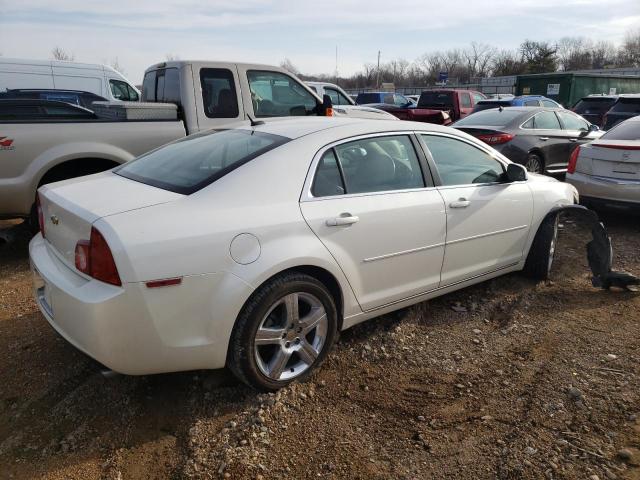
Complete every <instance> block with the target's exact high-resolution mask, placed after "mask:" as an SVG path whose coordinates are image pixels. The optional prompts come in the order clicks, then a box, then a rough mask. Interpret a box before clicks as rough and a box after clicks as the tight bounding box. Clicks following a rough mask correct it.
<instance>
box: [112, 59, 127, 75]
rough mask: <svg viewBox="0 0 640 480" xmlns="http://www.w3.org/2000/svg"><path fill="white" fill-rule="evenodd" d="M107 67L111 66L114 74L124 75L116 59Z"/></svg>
mask: <svg viewBox="0 0 640 480" xmlns="http://www.w3.org/2000/svg"><path fill="white" fill-rule="evenodd" d="M109 65H111V68H113V69H114V70H115V71H116V72H119V73H121V74H122V75H124V74H125V73H124V68H122V67H121V66H120V62H118V57H116V58H114V59H113V60H111V62H109Z"/></svg>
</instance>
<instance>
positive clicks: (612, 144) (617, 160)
mask: <svg viewBox="0 0 640 480" xmlns="http://www.w3.org/2000/svg"><path fill="white" fill-rule="evenodd" d="M581 154H582V156H584V157H586V158H591V171H592V174H593V175H597V176H601V177H610V178H617V179H621V180H640V141H638V140H625V141H622V140H598V141H597V142H594V143H592V144H591V145H589V146H585V147H582V151H581Z"/></svg>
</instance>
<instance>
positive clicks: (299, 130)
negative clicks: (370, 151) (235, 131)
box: [238, 117, 449, 139]
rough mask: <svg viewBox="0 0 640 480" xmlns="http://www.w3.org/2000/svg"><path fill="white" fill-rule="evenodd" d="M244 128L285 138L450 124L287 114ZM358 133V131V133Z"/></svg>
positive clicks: (423, 128) (430, 128) (435, 128)
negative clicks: (343, 130)
mask: <svg viewBox="0 0 640 480" xmlns="http://www.w3.org/2000/svg"><path fill="white" fill-rule="evenodd" d="M238 128H241V129H246V130H249V129H254V130H255V131H258V132H264V133H271V134H273V135H280V136H283V137H287V138H291V139H296V138H300V137H303V136H306V135H310V134H313V133H317V132H320V131H323V130H328V129H333V128H341V130H340V131H341V132H342V129H345V128H346V129H349V131H350V133H351V134H367V133H379V132H397V131H407V130H421V131H435V132H442V131H447V130H449V129H448V127H443V126H441V125H434V124H430V123H423V122H408V121H403V120H380V119H371V120H369V119H362V118H344V117H283V118H278V119H270V120H266V121H264V123H262V124H260V125H256V126H254V127H251V126H249V125H243V126H241V127H238ZM354 132H355V133H354Z"/></svg>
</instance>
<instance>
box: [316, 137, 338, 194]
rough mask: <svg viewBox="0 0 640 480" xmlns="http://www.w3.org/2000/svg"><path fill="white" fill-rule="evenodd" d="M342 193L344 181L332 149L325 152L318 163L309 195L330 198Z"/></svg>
mask: <svg viewBox="0 0 640 480" xmlns="http://www.w3.org/2000/svg"><path fill="white" fill-rule="evenodd" d="M344 192H345V188H344V180H343V179H342V173H341V172H340V167H339V165H338V160H337V159H336V154H335V153H334V151H333V148H332V149H331V150H327V152H325V154H324V155H323V156H322V158H321V159H320V162H318V168H317V170H316V176H315V178H314V179H313V185H312V187H311V193H312V194H313V196H314V197H332V196H334V195H342V194H343V193H344Z"/></svg>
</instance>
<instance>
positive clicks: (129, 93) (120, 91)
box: [109, 80, 138, 102]
mask: <svg viewBox="0 0 640 480" xmlns="http://www.w3.org/2000/svg"><path fill="white" fill-rule="evenodd" d="M109 86H110V88H111V94H112V95H113V98H115V99H117V100H122V101H124V102H137V101H138V93H137V92H136V91H135V90H134V89H133V88H132V87H131V86H130V85H129V84H128V83H127V82H123V81H121V80H109Z"/></svg>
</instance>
